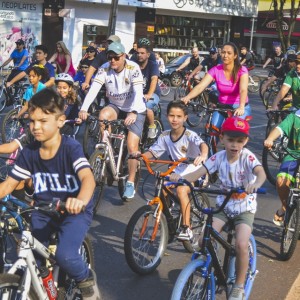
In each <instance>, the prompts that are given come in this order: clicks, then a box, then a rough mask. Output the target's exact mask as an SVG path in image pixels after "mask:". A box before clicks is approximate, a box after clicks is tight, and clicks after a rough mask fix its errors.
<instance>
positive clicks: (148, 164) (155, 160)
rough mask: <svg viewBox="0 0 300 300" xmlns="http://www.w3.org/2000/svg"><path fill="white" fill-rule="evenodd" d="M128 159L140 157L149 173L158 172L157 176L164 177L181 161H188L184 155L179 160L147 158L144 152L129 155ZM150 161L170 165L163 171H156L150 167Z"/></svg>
mask: <svg viewBox="0 0 300 300" xmlns="http://www.w3.org/2000/svg"><path fill="white" fill-rule="evenodd" d="M128 159H142V160H143V161H144V163H145V165H146V167H147V170H148V172H149V173H150V174H151V175H155V174H158V176H159V177H166V176H168V175H170V174H171V173H172V172H173V170H174V169H175V168H176V167H177V166H178V165H179V164H181V163H189V159H188V158H186V157H182V158H180V159H179V160H176V161H172V160H161V159H149V158H148V157H147V156H146V155H145V154H138V155H129V157H128ZM151 163H158V164H169V165H171V167H170V168H169V169H168V170H167V171H165V172H159V173H157V172H156V171H154V170H153V169H152V168H151Z"/></svg>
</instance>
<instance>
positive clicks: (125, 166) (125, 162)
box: [118, 146, 141, 201]
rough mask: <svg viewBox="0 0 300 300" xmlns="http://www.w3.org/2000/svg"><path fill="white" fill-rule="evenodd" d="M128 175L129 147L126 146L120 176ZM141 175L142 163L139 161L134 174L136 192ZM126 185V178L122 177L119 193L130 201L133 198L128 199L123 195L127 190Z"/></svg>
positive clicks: (124, 199)
mask: <svg viewBox="0 0 300 300" xmlns="http://www.w3.org/2000/svg"><path fill="white" fill-rule="evenodd" d="M127 175H128V151H127V147H126V146H124V152H123V158H122V160H121V165H120V176H121V177H126V176H127ZM140 177H141V164H140V162H139V161H138V165H137V168H136V172H135V176H134V189H135V192H137V190H138V187H139V182H140ZM125 185H126V180H122V179H121V180H119V181H118V191H119V195H120V197H121V199H122V200H123V201H130V200H131V199H127V198H125V197H123V194H124V191H125Z"/></svg>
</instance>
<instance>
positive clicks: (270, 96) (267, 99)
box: [262, 87, 277, 109]
mask: <svg viewBox="0 0 300 300" xmlns="http://www.w3.org/2000/svg"><path fill="white" fill-rule="evenodd" d="M276 95H277V93H275V92H274V91H273V90H272V88H271V87H270V88H268V89H267V90H266V92H265V93H264V95H263V98H262V101H263V104H264V106H265V108H266V109H268V108H269V106H270V105H271V104H272V103H273V100H274V98H275V97H276Z"/></svg>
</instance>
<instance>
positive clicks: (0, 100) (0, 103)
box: [0, 79, 7, 112]
mask: <svg viewBox="0 0 300 300" xmlns="http://www.w3.org/2000/svg"><path fill="white" fill-rule="evenodd" d="M4 85H5V83H4V81H3V79H2V80H1V83H0V112H1V111H3V110H4V108H5V107H6V101H7V100H6V94H5V91H4V89H5V86H4Z"/></svg>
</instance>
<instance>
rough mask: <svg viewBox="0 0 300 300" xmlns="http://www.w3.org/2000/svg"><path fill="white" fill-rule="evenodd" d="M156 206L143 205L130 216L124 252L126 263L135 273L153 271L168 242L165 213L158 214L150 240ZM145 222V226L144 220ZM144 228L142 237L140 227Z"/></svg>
mask: <svg viewBox="0 0 300 300" xmlns="http://www.w3.org/2000/svg"><path fill="white" fill-rule="evenodd" d="M155 212H156V206H150V205H144V206H142V207H140V208H139V209H138V210H137V211H136V212H135V213H134V214H133V215H132V217H131V218H130V220H129V222H128V225H127V227H126V231H125V236H124V252H125V258H126V261H127V264H128V265H129V267H130V268H131V270H132V271H134V272H135V273H137V274H140V275H147V274H150V273H152V272H153V271H155V269H156V268H157V267H158V266H159V264H160V263H161V260H162V258H163V256H164V253H165V250H166V247H167V242H168V236H169V233H168V224H167V220H166V217H165V215H164V214H163V213H162V214H161V216H160V224H159V226H158V230H157V233H156V236H155V240H154V241H153V242H152V241H151V235H152V233H153V226H154V224H155V221H156V214H155ZM145 218H147V224H146V226H145V224H144V222H146V221H145V220H146V219H145ZM142 228H143V229H144V230H145V231H144V235H143V237H140V235H141V229H142Z"/></svg>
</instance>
